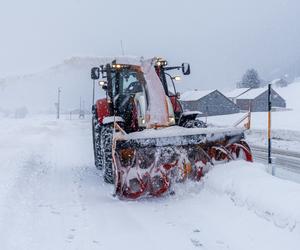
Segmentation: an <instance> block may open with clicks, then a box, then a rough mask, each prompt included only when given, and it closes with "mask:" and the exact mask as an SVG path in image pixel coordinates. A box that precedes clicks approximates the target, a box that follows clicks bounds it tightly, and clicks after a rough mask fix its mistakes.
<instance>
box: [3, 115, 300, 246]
mask: <svg viewBox="0 0 300 250" xmlns="http://www.w3.org/2000/svg"><path fill="white" fill-rule="evenodd" d="M0 121H1V122H0V148H1V150H0V161H1V169H0V171H1V174H0V249H1V250H11V249H28V250H40V249H43V250H44V249H49V250H50V249H51V250H52V249H116V250H119V249H130V250H134V249H149V250H150V249H151V250H153V249H180V250H182V249H210V250H214V249H236V250H241V249H243V250H247V249H263V250H266V249H272V250H277V249H289V250H293V249H295V250H296V249H297V250H298V249H299V246H300V198H299V193H300V185H299V184H297V183H293V182H289V181H286V180H282V179H279V178H276V177H273V176H270V175H269V174H267V173H266V172H265V171H264V166H263V165H261V164H255V163H254V164H251V163H246V162H242V161H237V162H231V163H229V164H226V165H222V166H217V167H215V168H214V169H213V170H211V171H210V173H209V174H208V175H207V176H206V177H205V178H204V180H203V181H201V182H200V183H189V182H188V183H185V184H178V186H176V187H175V192H176V193H175V195H173V196H165V197H162V198H159V199H143V200H139V201H134V202H128V201H120V200H118V199H117V198H115V197H113V187H112V185H109V184H104V182H103V181H102V176H100V173H99V171H98V170H96V168H95V167H94V164H93V152H92V151H93V148H92V138H91V122H90V120H89V119H86V120H66V119H61V120H59V121H57V120H55V118H54V117H51V116H39V117H31V118H27V119H21V120H17V119H0Z"/></svg>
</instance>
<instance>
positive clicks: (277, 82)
mask: <svg viewBox="0 0 300 250" xmlns="http://www.w3.org/2000/svg"><path fill="white" fill-rule="evenodd" d="M271 83H272V84H273V85H275V86H276V87H286V86H288V84H289V82H288V81H287V79H285V78H279V79H275V80H273V81H272V82H271Z"/></svg>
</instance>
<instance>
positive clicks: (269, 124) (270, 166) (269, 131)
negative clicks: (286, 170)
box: [268, 84, 275, 175]
mask: <svg viewBox="0 0 300 250" xmlns="http://www.w3.org/2000/svg"><path fill="white" fill-rule="evenodd" d="M271 110H272V101H271V84H269V85H268V166H269V169H270V170H271V174H272V175H274V174H275V173H274V172H275V171H274V167H273V164H272V144H271Z"/></svg>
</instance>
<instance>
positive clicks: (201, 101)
mask: <svg viewBox="0 0 300 250" xmlns="http://www.w3.org/2000/svg"><path fill="white" fill-rule="evenodd" d="M180 99H181V103H182V106H183V109H184V110H185V111H200V112H202V115H203V116H213V115H225V114H233V113H238V112H240V109H239V107H238V106H237V105H236V104H234V103H233V102H232V101H231V100H230V99H229V98H227V97H226V96H224V95H223V94H222V93H221V92H219V91H218V90H192V91H187V92H185V93H183V94H182V95H181V98H180Z"/></svg>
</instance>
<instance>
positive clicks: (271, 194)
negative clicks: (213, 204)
mask: <svg viewBox="0 0 300 250" xmlns="http://www.w3.org/2000/svg"><path fill="white" fill-rule="evenodd" d="M264 168H265V166H264V165H262V164H259V163H248V162H244V161H235V162H230V163H228V164H226V165H222V166H216V167H214V168H213V169H212V170H211V171H210V172H209V173H208V174H207V175H206V177H205V180H204V182H205V185H204V186H205V188H208V189H210V190H213V191H214V192H216V193H219V194H226V195H228V196H229V197H230V199H231V200H232V201H233V202H234V203H235V204H236V205H237V206H245V207H247V208H248V209H249V210H252V211H254V212H255V213H256V214H257V215H259V216H261V217H263V218H265V219H267V220H270V221H273V222H274V224H275V225H276V226H279V227H288V228H289V229H290V230H293V229H294V228H295V227H296V225H297V224H298V225H299V223H300V195H299V194H300V185H299V184H297V183H293V182H290V181H284V180H282V179H278V178H276V177H273V176H271V175H270V174H268V173H267V172H266V171H264Z"/></svg>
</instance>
